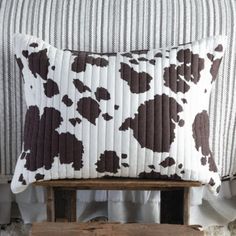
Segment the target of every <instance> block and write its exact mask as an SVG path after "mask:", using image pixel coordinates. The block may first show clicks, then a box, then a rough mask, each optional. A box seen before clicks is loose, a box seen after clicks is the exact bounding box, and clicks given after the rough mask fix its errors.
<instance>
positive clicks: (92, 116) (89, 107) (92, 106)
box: [76, 97, 101, 125]
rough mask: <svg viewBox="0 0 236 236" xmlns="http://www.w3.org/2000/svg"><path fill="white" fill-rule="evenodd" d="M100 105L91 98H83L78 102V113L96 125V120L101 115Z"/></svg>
mask: <svg viewBox="0 0 236 236" xmlns="http://www.w3.org/2000/svg"><path fill="white" fill-rule="evenodd" d="M99 107H100V106H99V104H98V103H97V102H96V101H95V100H94V99H92V98H91V97H83V98H81V99H80V100H79V101H78V102H77V109H76V110H77V111H78V112H79V113H80V114H81V115H82V116H83V117H84V118H85V119H87V120H88V121H89V122H91V123H92V124H94V125H96V119H97V118H98V116H99V114H100V113H101V109H100V108H99Z"/></svg>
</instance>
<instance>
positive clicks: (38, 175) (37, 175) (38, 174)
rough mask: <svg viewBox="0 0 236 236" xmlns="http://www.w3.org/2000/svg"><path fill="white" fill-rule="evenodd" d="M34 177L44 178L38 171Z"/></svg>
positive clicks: (37, 178)
mask: <svg viewBox="0 0 236 236" xmlns="http://www.w3.org/2000/svg"><path fill="white" fill-rule="evenodd" d="M35 179H36V180H41V179H44V175H41V174H40V173H37V174H36V175H35Z"/></svg>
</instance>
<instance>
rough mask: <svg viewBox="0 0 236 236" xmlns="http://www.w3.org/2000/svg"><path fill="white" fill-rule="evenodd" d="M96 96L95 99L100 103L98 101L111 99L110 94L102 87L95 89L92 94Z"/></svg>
mask: <svg viewBox="0 0 236 236" xmlns="http://www.w3.org/2000/svg"><path fill="white" fill-rule="evenodd" d="M94 94H95V96H96V99H97V100H98V101H99V102H100V100H109V99H110V98H111V95H110V93H109V92H108V91H107V89H105V88H103V87H99V88H97V90H96V92H95V93H94Z"/></svg>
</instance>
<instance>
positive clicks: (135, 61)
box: [129, 59, 138, 65]
mask: <svg viewBox="0 0 236 236" xmlns="http://www.w3.org/2000/svg"><path fill="white" fill-rule="evenodd" d="M129 62H130V63H132V64H136V65H138V61H137V60H135V59H131V60H129Z"/></svg>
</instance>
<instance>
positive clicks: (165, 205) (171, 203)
mask: <svg viewBox="0 0 236 236" xmlns="http://www.w3.org/2000/svg"><path fill="white" fill-rule="evenodd" d="M160 223H161V224H185V225H188V223H189V188H182V189H179V190H171V191H161V209H160Z"/></svg>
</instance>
